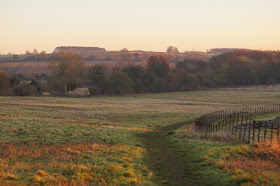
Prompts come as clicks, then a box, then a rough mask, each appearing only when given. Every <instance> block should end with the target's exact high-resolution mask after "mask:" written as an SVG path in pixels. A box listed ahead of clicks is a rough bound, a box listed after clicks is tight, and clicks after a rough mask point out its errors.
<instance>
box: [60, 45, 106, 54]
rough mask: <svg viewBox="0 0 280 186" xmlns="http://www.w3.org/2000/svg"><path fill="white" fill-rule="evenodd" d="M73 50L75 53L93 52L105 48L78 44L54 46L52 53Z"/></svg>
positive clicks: (102, 50) (101, 50)
mask: <svg viewBox="0 0 280 186" xmlns="http://www.w3.org/2000/svg"><path fill="white" fill-rule="evenodd" d="M61 51H65V52H75V53H81V54H82V53H94V52H107V51H106V50H105V48H99V47H79V46H61V47H56V48H55V50H54V53H57V52H61Z"/></svg>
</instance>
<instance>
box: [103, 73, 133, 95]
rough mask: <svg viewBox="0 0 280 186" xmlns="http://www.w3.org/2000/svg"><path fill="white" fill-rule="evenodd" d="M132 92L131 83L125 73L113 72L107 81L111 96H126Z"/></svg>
mask: <svg viewBox="0 0 280 186" xmlns="http://www.w3.org/2000/svg"><path fill="white" fill-rule="evenodd" d="M132 91H133V82H132V80H131V79H130V78H129V76H128V74H127V73H126V72H115V73H114V74H113V75H112V76H111V78H110V80H109V92H110V93H112V94H119V95H122V94H126V93H131V92H132Z"/></svg>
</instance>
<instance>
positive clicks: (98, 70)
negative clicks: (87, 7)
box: [0, 50, 280, 95]
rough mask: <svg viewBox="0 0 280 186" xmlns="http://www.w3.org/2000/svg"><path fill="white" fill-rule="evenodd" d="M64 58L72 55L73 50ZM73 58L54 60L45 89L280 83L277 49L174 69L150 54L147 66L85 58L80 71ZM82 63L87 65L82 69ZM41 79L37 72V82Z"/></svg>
mask: <svg viewBox="0 0 280 186" xmlns="http://www.w3.org/2000/svg"><path fill="white" fill-rule="evenodd" d="M76 55H77V54H75V55H74V54H71V55H70V58H71V56H72V57H73V56H74V57H75V59H78V60H83V59H82V58H81V57H79V56H76ZM62 56H67V59H68V58H69V54H63V55H62ZM70 58H69V59H70ZM54 59H55V58H54ZM57 59H60V58H57ZM69 59H68V60H63V59H62V60H60V61H61V62H60V63H56V61H54V62H53V63H51V64H52V65H53V66H55V67H56V68H57V69H59V71H57V72H54V73H57V74H54V75H53V76H52V77H49V78H48V84H47V85H48V90H47V88H46V87H44V90H47V91H51V92H53V93H57V92H60V93H61V95H63V92H64V91H65V90H68V91H70V90H73V89H74V88H77V87H87V88H89V90H90V92H91V94H92V95H103V94H108V95H115V94H117V95H122V94H129V93H156V92H170V91H187V90H197V89H203V88H215V87H230V86H246V85H266V84H278V83H280V52H276V51H252V50H238V51H234V52H229V53H224V54H221V55H219V56H214V57H212V58H211V59H210V60H209V61H208V62H205V61H202V60H194V59H186V60H184V61H181V62H178V63H177V64H176V66H175V67H174V66H172V65H171V64H170V63H169V62H168V59H167V58H165V57H163V56H150V57H149V59H148V62H147V63H143V64H142V65H136V64H133V63H132V65H128V64H126V65H123V64H121V65H115V66H112V65H101V64H97V65H95V66H92V67H86V64H85V63H83V62H81V63H79V69H80V70H79V71H77V68H74V67H75V63H76V61H75V60H72V61H71V60H69ZM58 61H59V60H58ZM59 64H60V65H61V66H60V65H59ZM83 65H85V67H86V68H83V67H82V66H83ZM64 68H69V69H64ZM71 68H73V69H71ZM71 71H72V72H75V75H73V76H72V75H71V74H69V73H68V74H65V73H64V72H71ZM58 72H59V73H58ZM0 76H1V78H0V93H1V94H2V95H9V93H11V92H14V93H15V91H12V87H14V86H15V85H14V84H13V83H12V79H14V78H15V77H13V78H12V77H9V76H7V75H5V74H4V73H1V74H0ZM42 77H43V79H46V78H47V77H44V76H42ZM39 78H40V77H39V76H37V80H38V79H39ZM75 78H79V79H75ZM20 79H22V78H20ZM60 81H61V82H60ZM12 84H13V85H12ZM36 86H37V87H36V88H37V90H41V89H39V88H38V87H39V85H36ZM33 87H34V86H33Z"/></svg>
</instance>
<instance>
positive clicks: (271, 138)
mask: <svg viewBox="0 0 280 186" xmlns="http://www.w3.org/2000/svg"><path fill="white" fill-rule="evenodd" d="M273 128H274V126H273V122H272V123H271V131H270V132H271V135H270V143H271V144H272V140H273Z"/></svg>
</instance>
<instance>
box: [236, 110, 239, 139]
mask: <svg viewBox="0 0 280 186" xmlns="http://www.w3.org/2000/svg"><path fill="white" fill-rule="evenodd" d="M238 121H239V113H237V121H236V129H235V136H237V126H238Z"/></svg>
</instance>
